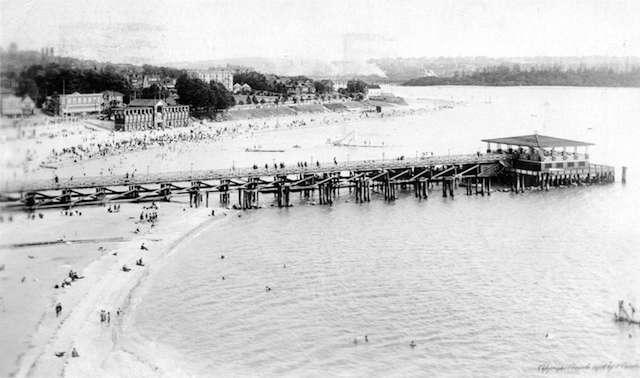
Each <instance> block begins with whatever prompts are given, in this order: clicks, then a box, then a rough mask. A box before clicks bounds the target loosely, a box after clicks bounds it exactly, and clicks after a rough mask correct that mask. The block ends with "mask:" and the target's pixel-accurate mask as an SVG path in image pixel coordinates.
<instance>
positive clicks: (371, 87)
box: [367, 84, 382, 97]
mask: <svg viewBox="0 0 640 378" xmlns="http://www.w3.org/2000/svg"><path fill="white" fill-rule="evenodd" d="M367 95H368V96H370V97H371V96H380V95H382V88H380V86H379V85H378V84H367Z"/></svg>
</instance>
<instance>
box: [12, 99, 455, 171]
mask: <svg viewBox="0 0 640 378" xmlns="http://www.w3.org/2000/svg"><path fill="white" fill-rule="evenodd" d="M440 101H448V100H437V101H435V100H431V101H428V103H426V104H425V103H420V104H409V105H393V104H392V105H391V106H387V107H384V108H383V111H382V113H372V114H376V115H377V114H381V115H382V116H383V117H385V118H402V117H406V116H411V115H415V114H417V113H422V112H424V113H428V112H432V111H437V110H439V109H440V108H441V107H443V106H444V105H442V104H441V103H440ZM359 110H362V109H359ZM362 114H363V113H361V112H360V111H355V112H354V111H342V112H334V111H327V112H300V113H299V114H295V115H289V114H283V115H275V116H269V117H264V118H244V119H230V120H225V121H219V122H214V121H200V122H194V124H193V125H192V126H191V127H188V128H171V129H165V130H149V131H131V132H118V133H116V132H114V131H107V130H93V129H86V128H84V127H82V126H83V125H84V124H85V123H86V121H83V122H79V123H77V124H75V125H72V124H68V125H64V126H58V127H57V128H56V126H51V127H49V129H50V130H49V131H47V132H43V133H41V134H39V135H38V136H34V137H32V138H25V139H19V140H15V141H13V147H12V148H10V149H9V148H8V149H7V151H6V152H5V155H6V156H0V157H2V159H0V160H1V161H0V163H1V164H2V165H4V166H5V168H6V169H5V170H4V172H3V173H2V174H1V175H0V180H1V181H3V182H7V181H11V180H12V179H15V178H17V175H18V174H29V175H30V176H38V177H47V178H53V176H54V175H55V172H56V171H57V170H64V169H68V168H69V167H70V166H72V165H75V164H80V165H82V166H84V165H86V164H87V163H92V162H93V163H95V162H101V161H104V162H109V161H113V160H117V159H118V158H119V156H122V155H130V154H135V153H138V152H142V151H144V150H151V149H154V151H155V150H157V151H161V150H160V149H158V147H162V148H163V149H166V148H169V149H171V148H177V147H180V146H182V145H183V144H184V143H207V144H209V143H213V144H217V143H225V142H228V141H229V140H235V139H237V138H241V137H245V136H247V135H252V134H258V133H263V132H273V131H280V130H291V129H298V128H300V129H307V128H312V127H326V126H331V125H338V124H339V125H345V124H348V123H351V122H355V121H359V120H364V119H367V118H368V119H371V120H375V119H377V118H380V116H374V115H372V116H371V117H368V116H367V117H365V116H363V115H362ZM190 133H194V134H200V136H199V137H198V138H197V139H193V140H192V139H188V140H183V139H184V138H185V135H188V134H190ZM153 138H160V139H165V140H156V141H151V140H150V139H153ZM172 139H173V140H172ZM136 140H145V141H146V142H145V143H144V144H143V145H134V143H132V142H133V141H136ZM115 143H119V144H120V148H118V149H113V150H111V149H107V150H106V151H105V155H102V154H100V153H98V152H97V150H96V145H99V144H103V145H104V144H115ZM1 144H2V143H0V145H1ZM79 146H86V147H89V148H90V149H91V151H89V152H87V154H88V155H86V154H78V155H76V154H75V153H69V152H67V153H66V154H59V155H52V154H51V151H52V148H53V150H56V151H62V150H63V149H64V148H69V147H79ZM78 151H79V150H78ZM22 155H24V159H22V158H21V159H20V160H21V161H20V162H19V163H11V161H12V159H14V158H15V157H16V156H22ZM104 169H105V170H107V171H108V170H109V165H105V167H104ZM92 173H93V174H99V172H92ZM106 173H107V172H105V174H106ZM79 174H82V173H79Z"/></svg>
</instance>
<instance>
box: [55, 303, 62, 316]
mask: <svg viewBox="0 0 640 378" xmlns="http://www.w3.org/2000/svg"><path fill="white" fill-rule="evenodd" d="M61 312H62V303H60V302H58V303H57V304H56V318H57V317H58V316H60V313H61Z"/></svg>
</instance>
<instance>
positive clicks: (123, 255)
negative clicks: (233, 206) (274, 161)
mask: <svg viewBox="0 0 640 378" xmlns="http://www.w3.org/2000/svg"><path fill="white" fill-rule="evenodd" d="M145 205H149V204H143V205H140V204H122V206H121V211H120V212H119V213H115V214H112V213H107V211H106V208H104V207H93V208H80V209H78V210H79V211H81V212H82V216H77V215H76V216H73V217H69V216H63V215H60V212H59V211H47V212H43V213H44V218H43V219H36V220H28V219H26V218H27V216H26V214H14V221H13V222H12V223H8V222H6V221H5V222H4V223H2V224H0V237H1V240H2V243H3V245H5V247H4V248H3V249H0V265H2V264H4V265H5V267H4V269H3V270H2V271H0V280H1V281H2V285H1V286H0V298H2V300H0V311H1V312H2V316H1V317H0V339H2V340H3V343H0V348H1V349H0V356H2V357H1V360H0V376H17V377H23V376H71V377H76V376H88V375H96V374H98V375H100V372H102V375H104V376H108V375H111V374H112V372H111V373H110V372H108V370H103V369H104V366H103V363H105V361H108V360H109V359H112V358H114V357H113V356H110V352H111V351H112V350H114V345H115V344H114V342H115V340H116V339H117V337H118V328H119V324H120V322H121V321H123V320H124V317H125V316H126V314H127V306H128V301H129V299H130V295H131V293H132V291H133V290H134V289H135V288H136V287H137V286H138V285H139V284H140V282H141V280H143V279H144V278H146V277H147V276H148V275H149V273H150V272H151V271H153V270H154V266H155V265H160V264H161V262H162V258H163V257H164V256H166V255H167V254H168V253H170V251H171V250H172V249H173V248H174V247H175V246H176V245H177V243H179V242H180V241H181V240H183V239H185V238H187V237H189V235H192V234H193V233H194V232H197V230H198V229H200V228H201V227H203V226H204V225H206V224H209V223H210V222H214V221H222V220H223V219H225V218H226V217H225V215H223V214H224V212H225V211H226V210H224V209H215V210H216V216H215V217H212V216H211V215H210V214H211V210H212V209H211V208H199V209H190V208H189V206H188V203H187V204H185V203H158V206H159V210H158V213H159V220H158V222H157V223H156V225H155V226H154V227H151V226H150V223H147V222H144V223H142V224H138V223H136V222H137V221H138V217H139V214H140V211H141V207H142V206H145ZM183 209H184V210H183ZM4 215H5V219H6V214H4ZM137 227H138V228H140V230H141V232H140V233H138V234H135V233H133V231H134V230H135V229H136V228H137ZM25 230H29V232H28V233H26V232H24V231H25ZM60 230H65V231H64V232H65V233H66V234H65V235H64V237H65V238H67V239H76V240H86V239H94V238H104V237H114V236H119V237H122V238H123V239H125V241H122V242H116V243H114V242H111V243H103V242H99V241H98V242H85V243H79V244H54V245H47V246H37V247H24V248H6V244H9V243H20V242H24V241H25V240H29V241H47V240H56V239H59V238H61V237H62V234H61V231H60ZM141 243H145V245H146V246H147V247H148V248H149V251H142V250H141V249H140V245H141ZM99 247H102V249H101V250H98V249H99ZM113 253H117V255H116V256H114V255H113ZM29 256H31V257H32V258H30V257H29ZM140 257H142V258H143V262H144V263H145V266H144V267H139V266H136V265H135V261H136V259H138V258H140ZM124 264H126V265H127V266H128V267H130V268H132V270H131V271H130V272H123V271H122V270H121V267H122V265H124ZM69 269H74V270H76V271H77V272H79V274H80V275H81V276H85V278H84V279H81V280H77V281H75V282H73V283H72V285H71V286H69V287H66V288H64V289H54V288H53V286H54V285H55V284H56V283H59V282H61V281H62V280H63V279H64V278H65V277H66V275H67V273H68V271H69ZM22 277H25V279H24V282H23V281H22ZM57 302H60V303H62V306H63V310H62V314H61V316H60V317H59V318H56V315H55V311H54V306H55V303H57ZM118 308H120V309H121V310H122V311H123V313H124V315H122V316H121V317H118V316H117V315H116V311H117V309H118ZM100 309H105V310H107V311H110V312H111V324H110V325H109V326H106V325H104V324H101V323H100V318H99V312H100ZM5 341H6V342H5ZM73 347H75V348H76V349H77V351H78V352H79V354H80V357H79V358H71V350H72V348H73ZM57 352H65V355H64V356H63V357H61V358H58V357H56V356H55V353H57ZM143 367H144V369H147V370H148V371H153V370H149V368H148V367H147V366H146V365H143ZM141 371H142V370H141Z"/></svg>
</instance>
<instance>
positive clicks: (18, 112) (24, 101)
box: [0, 94, 36, 117]
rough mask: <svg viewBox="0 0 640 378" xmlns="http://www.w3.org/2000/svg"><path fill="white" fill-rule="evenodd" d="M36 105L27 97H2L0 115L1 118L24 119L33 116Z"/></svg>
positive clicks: (11, 95) (10, 95)
mask: <svg viewBox="0 0 640 378" xmlns="http://www.w3.org/2000/svg"><path fill="white" fill-rule="evenodd" d="M35 108H36V103H35V102H34V101H33V100H32V99H31V97H29V96H25V97H23V98H20V97H18V96H16V95H13V94H9V95H2V101H0V114H1V115H2V116H3V117H24V116H29V115H33V113H34V112H35Z"/></svg>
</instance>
